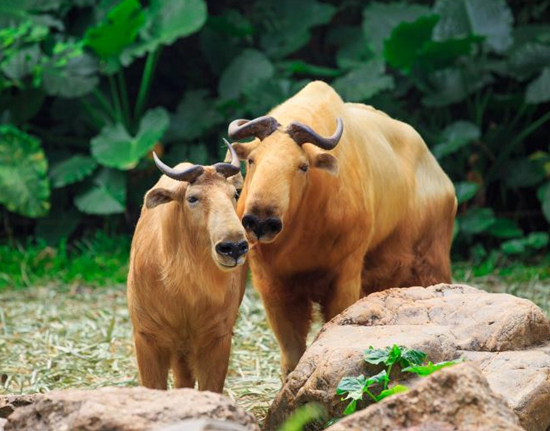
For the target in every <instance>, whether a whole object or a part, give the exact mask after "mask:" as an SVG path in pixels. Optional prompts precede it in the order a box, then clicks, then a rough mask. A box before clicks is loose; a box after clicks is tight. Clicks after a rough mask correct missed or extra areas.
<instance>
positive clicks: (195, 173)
mask: <svg viewBox="0 0 550 431" xmlns="http://www.w3.org/2000/svg"><path fill="white" fill-rule="evenodd" d="M153 159H155V165H157V168H159V170H160V171H161V172H162V173H163V174H164V175H166V176H167V177H169V178H172V179H173V180H178V181H187V182H188V183H192V182H194V181H195V180H196V179H197V178H198V177H200V176H201V175H202V173H203V172H204V168H203V167H202V166H201V165H194V166H191V167H190V168H187V169H184V170H181V171H178V170H177V169H173V168H171V167H170V166H167V165H165V164H164V163H162V161H161V160H160V159H159V158H158V156H157V154H156V153H155V152H154V151H153Z"/></svg>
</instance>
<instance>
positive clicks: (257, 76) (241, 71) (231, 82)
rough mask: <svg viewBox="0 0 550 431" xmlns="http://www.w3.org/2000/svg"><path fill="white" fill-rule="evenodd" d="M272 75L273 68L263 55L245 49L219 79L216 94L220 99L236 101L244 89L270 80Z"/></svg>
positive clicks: (253, 50)
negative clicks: (217, 93)
mask: <svg viewBox="0 0 550 431" xmlns="http://www.w3.org/2000/svg"><path fill="white" fill-rule="evenodd" d="M274 73H275V68H274V67H273V65H272V64H271V61H269V59H268V58H267V57H266V56H265V55H264V54H263V53H261V52H260V51H256V50H255V49H247V50H245V51H243V53H242V54H240V55H239V56H238V57H237V58H235V59H234V60H233V62H232V63H231V64H230V65H229V66H228V67H227V69H225V71H224V72H223V75H222V76H221V78H220V82H219V85H218V92H219V94H220V96H221V98H222V99H225V100H228V99H237V98H238V97H239V96H240V95H241V94H242V93H243V91H244V89H245V87H248V86H252V85H254V84H257V83H258V82H259V81H261V80H262V79H267V78H271V77H272V76H273V74H274Z"/></svg>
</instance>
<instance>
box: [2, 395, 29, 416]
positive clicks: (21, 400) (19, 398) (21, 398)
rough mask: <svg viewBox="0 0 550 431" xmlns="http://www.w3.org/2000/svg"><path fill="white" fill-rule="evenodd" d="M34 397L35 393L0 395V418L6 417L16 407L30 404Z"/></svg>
mask: <svg viewBox="0 0 550 431" xmlns="http://www.w3.org/2000/svg"><path fill="white" fill-rule="evenodd" d="M35 399H36V395H35V394H31V395H15V394H10V395H0V418H7V417H8V416H9V415H11V414H12V413H13V411H14V410H15V408H16V407H22V406H27V405H29V404H32V403H33V402H34V400H35Z"/></svg>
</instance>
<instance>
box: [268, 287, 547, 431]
mask: <svg viewBox="0 0 550 431" xmlns="http://www.w3.org/2000/svg"><path fill="white" fill-rule="evenodd" d="M393 344H398V345H403V346H406V347H409V348H413V349H418V350H422V351H424V352H426V353H427V354H428V359H429V360H431V361H433V362H439V361H446V360H452V359H457V358H465V359H467V360H470V361H474V362H476V363H477V364H478V366H479V367H480V369H481V370H482V372H483V374H484V375H485V377H486V378H487V380H488V382H489V385H490V386H491V388H492V389H493V390H494V391H495V392H496V393H498V394H501V395H502V396H503V397H504V398H505V399H506V401H507V402H508V404H509V405H510V406H511V407H512V409H513V410H514V411H515V412H516V414H517V415H518V416H519V418H520V420H521V424H522V426H524V427H525V428H526V429H528V430H533V431H544V430H546V429H547V427H548V426H549V425H550V408H549V407H548V405H549V404H548V397H549V394H550V322H549V321H548V318H547V317H546V315H545V314H544V313H543V312H542V311H541V310H540V309H539V308H538V307H537V306H536V305H534V304H533V303H532V302H530V301H528V300H525V299H520V298H516V297H514V296H512V295H507V294H492V293H486V292H483V291H480V290H478V289H475V288H473V287H470V286H463V285H448V284H440V285H436V286H430V287H427V288H424V287H410V288H404V289H388V290H386V291H383V292H377V293H374V294H372V295H369V296H368V297H366V298H363V299H362V300H360V301H358V302H357V303H355V304H354V305H352V306H351V307H349V308H348V309H346V310H345V311H344V312H343V313H341V314H340V315H338V316H336V317H335V318H334V319H333V320H331V321H330V322H328V323H327V324H325V326H324V327H323V328H322V329H321V331H320V332H319V334H318V335H317V337H316V339H315V340H314V342H313V343H312V345H311V346H310V347H309V348H308V349H307V351H306V352H305V353H304V356H303V357H302V359H301V360H300V362H299V364H298V366H297V367H296V369H295V370H294V371H293V372H292V373H291V374H290V375H289V376H288V379H287V381H286V382H285V383H284V385H283V387H282V389H281V391H280V392H279V394H278V395H277V397H276V399H275V400H274V402H273V404H272V405H271V407H270V409H269V412H268V416H267V418H266V425H265V428H266V429H267V430H273V429H276V428H277V427H278V426H279V425H280V424H281V423H282V422H283V421H284V420H285V419H286V418H287V417H288V416H289V414H290V413H291V412H292V411H293V410H295V409H296V408H297V407H299V406H300V405H302V404H305V403H308V402H312V401H313V402H318V403H321V404H322V405H324V406H325V407H326V409H327V410H328V413H329V415H330V416H331V417H339V416H341V415H342V411H343V408H344V407H345V403H343V402H341V401H340V400H339V398H338V397H336V396H335V395H334V392H335V389H336V386H337V385H338V382H339V381H340V379H341V378H342V377H344V376H357V375H359V374H366V375H373V374H375V373H377V372H378V371H380V369H381V368H380V366H374V365H370V364H367V363H365V362H364V361H363V352H364V350H365V349H366V348H368V347H369V346H373V347H375V348H385V347H387V346H391V345H393Z"/></svg>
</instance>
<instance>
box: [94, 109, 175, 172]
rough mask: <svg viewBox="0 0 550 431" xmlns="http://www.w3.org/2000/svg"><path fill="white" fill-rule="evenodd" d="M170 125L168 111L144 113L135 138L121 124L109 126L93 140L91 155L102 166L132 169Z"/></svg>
mask: <svg viewBox="0 0 550 431" xmlns="http://www.w3.org/2000/svg"><path fill="white" fill-rule="evenodd" d="M169 121H170V120H169V117H168V113H167V112H166V110H165V109H163V108H155V109H151V110H149V111H147V112H146V113H145V115H144V116H143V118H142V119H141V122H140V123H139V130H138V133H137V135H136V136H135V137H132V136H130V135H129V134H128V132H127V131H126V129H125V128H124V126H123V125H122V124H121V123H117V124H114V125H107V126H105V127H104V128H103V129H102V130H101V132H100V134H99V135H97V136H96V137H95V138H93V139H92V142H91V148H92V155H93V156H94V158H95V159H96V160H97V161H98V162H99V163H101V164H102V165H103V166H107V167H110V168H117V169H132V168H134V167H135V166H136V165H137V164H138V162H139V161H140V160H141V158H142V157H143V156H145V154H147V153H148V152H149V151H150V150H151V148H153V146H154V145H155V143H156V142H157V141H158V140H159V139H160V138H162V135H163V134H164V132H165V131H166V129H167V128H168V123H169Z"/></svg>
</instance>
